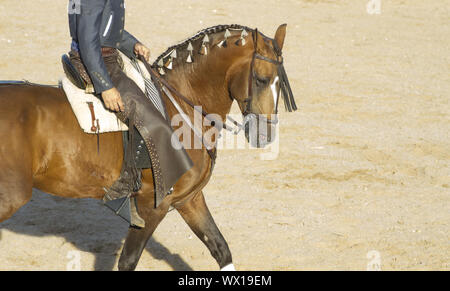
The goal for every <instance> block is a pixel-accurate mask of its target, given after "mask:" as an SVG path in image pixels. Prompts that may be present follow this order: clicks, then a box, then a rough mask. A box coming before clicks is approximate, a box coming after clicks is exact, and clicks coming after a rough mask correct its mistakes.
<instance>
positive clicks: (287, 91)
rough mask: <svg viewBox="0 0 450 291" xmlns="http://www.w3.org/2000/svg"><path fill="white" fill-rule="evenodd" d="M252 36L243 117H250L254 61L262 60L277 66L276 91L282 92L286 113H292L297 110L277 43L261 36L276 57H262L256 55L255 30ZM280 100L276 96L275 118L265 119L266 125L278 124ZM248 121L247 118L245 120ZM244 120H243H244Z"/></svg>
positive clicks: (256, 40)
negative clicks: (269, 43)
mask: <svg viewBox="0 0 450 291" xmlns="http://www.w3.org/2000/svg"><path fill="white" fill-rule="evenodd" d="M252 35H253V43H254V51H253V56H252V61H251V63H250V73H249V79H248V98H247V99H245V100H244V102H245V103H246V109H245V111H244V117H245V116H251V114H252V112H251V106H252V102H253V98H254V94H253V93H254V88H253V85H254V83H255V78H256V72H255V61H256V60H257V59H258V60H262V61H266V62H269V63H271V64H274V65H275V66H277V72H278V78H279V84H280V88H279V90H278V93H279V91H280V90H281V91H282V95H283V98H284V104H285V108H286V110H287V111H289V112H292V111H296V110H297V105H296V103H295V99H294V95H293V93H292V89H291V86H290V84H289V79H288V77H287V74H286V70H285V69H284V65H283V61H284V60H283V55H282V51H281V49H280V47H279V46H278V44H277V42H276V41H275V40H274V39H271V38H268V37H266V36H263V38H264V39H265V40H266V41H269V42H271V43H272V46H273V48H274V52H275V55H276V58H277V59H276V60H274V59H271V58H268V57H266V56H263V55H261V54H259V53H258V35H259V33H258V29H255V31H253V32H252ZM279 100H280V94H278V96H277V100H276V103H275V111H274V114H275V115H276V116H277V117H276V119H275V120H271V119H270V120H269V119H267V118H265V119H266V122H267V123H271V124H277V123H278V103H279ZM247 119H249V118H247ZM244 120H245V118H244Z"/></svg>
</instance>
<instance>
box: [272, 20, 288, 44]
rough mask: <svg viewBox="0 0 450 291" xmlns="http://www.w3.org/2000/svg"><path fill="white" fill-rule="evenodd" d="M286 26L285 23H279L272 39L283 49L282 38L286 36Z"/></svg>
mask: <svg viewBox="0 0 450 291" xmlns="http://www.w3.org/2000/svg"><path fill="white" fill-rule="evenodd" d="M286 27H287V24H282V25H280V26H279V27H278V29H277V32H276V33H275V38H274V39H275V41H276V42H277V45H278V47H279V48H280V50H282V49H283V45H284V38H285V37H286Z"/></svg>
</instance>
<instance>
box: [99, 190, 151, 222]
mask: <svg viewBox="0 0 450 291" xmlns="http://www.w3.org/2000/svg"><path fill="white" fill-rule="evenodd" d="M105 198H106V197H105ZM105 198H104V199H103V203H104V204H105V206H106V207H108V208H109V209H111V210H112V211H114V213H115V214H116V215H118V216H120V217H121V218H123V219H124V220H125V221H127V222H128V223H129V224H130V226H131V227H136V228H144V227H145V221H144V220H143V219H142V218H141V217H140V216H139V214H138V211H137V202H136V197H132V196H131V195H128V196H126V197H123V198H118V199H114V200H108V199H107V198H106V199H105Z"/></svg>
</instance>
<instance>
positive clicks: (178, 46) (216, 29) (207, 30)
mask: <svg viewBox="0 0 450 291" xmlns="http://www.w3.org/2000/svg"><path fill="white" fill-rule="evenodd" d="M227 29H229V30H246V31H247V32H253V29H252V28H249V27H247V26H242V25H239V24H231V25H216V26H212V27H209V28H205V29H203V30H200V31H199V32H197V33H196V34H195V35H194V36H192V37H190V38H188V39H186V40H185V41H183V42H181V43H179V44H176V45H174V46H171V47H169V48H168V49H167V50H166V51H165V52H164V53H162V54H161V55H160V56H159V57H158V58H157V59H156V60H155V62H154V63H153V66H154V67H157V66H158V62H159V61H160V60H161V59H165V58H166V57H168V56H169V55H170V53H171V52H173V51H174V50H181V49H186V48H187V47H188V45H189V43H194V42H196V41H198V40H201V39H203V38H204V37H205V36H206V35H207V36H211V35H213V34H216V33H221V32H224V31H226V30H227Z"/></svg>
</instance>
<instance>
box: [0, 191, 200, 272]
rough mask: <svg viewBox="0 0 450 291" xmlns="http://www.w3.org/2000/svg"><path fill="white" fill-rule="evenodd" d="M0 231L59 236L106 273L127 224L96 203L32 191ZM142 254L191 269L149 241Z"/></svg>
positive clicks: (117, 253) (113, 266)
mask: <svg viewBox="0 0 450 291" xmlns="http://www.w3.org/2000/svg"><path fill="white" fill-rule="evenodd" d="M1 230H9V231H12V232H14V233H18V234H26V235H29V236H35V237H45V236H56V237H63V238H64V239H65V240H66V242H67V243H70V244H72V245H73V247H74V248H75V249H77V250H80V251H82V252H90V253H92V254H93V255H94V256H95V263H94V270H97V271H110V270H113V269H117V267H116V264H117V260H118V257H119V256H120V251H121V248H122V244H123V241H124V239H125V236H126V234H127V225H126V223H125V222H124V221H122V220H121V219H120V218H118V217H116V216H115V215H113V214H112V213H111V212H110V211H109V210H107V209H106V207H104V206H103V205H102V204H101V202H100V201H98V200H94V199H66V198H60V197H55V196H51V195H48V194H45V193H42V192H40V191H38V190H33V197H32V199H31V201H30V202H29V203H28V204H26V205H25V206H24V207H22V208H21V209H20V210H19V211H18V212H17V213H16V214H15V215H14V216H13V217H12V218H11V219H9V220H7V221H4V222H3V223H0V231H1ZM145 251H148V252H149V253H150V254H151V255H152V257H153V258H155V259H156V260H164V261H165V262H166V263H167V264H168V265H169V266H170V267H171V268H172V269H173V270H176V271H191V270H192V268H191V267H190V266H189V265H188V264H187V263H186V262H185V261H184V260H183V259H182V258H181V257H180V256H179V255H178V254H172V253H171V252H170V251H169V250H168V249H167V248H166V247H164V246H163V245H162V244H161V243H159V242H158V241H156V240H155V239H153V238H151V239H150V241H149V243H148V244H147V246H146V249H145V250H144V252H145ZM138 266H139V265H138ZM24 268H25V267H24Z"/></svg>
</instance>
